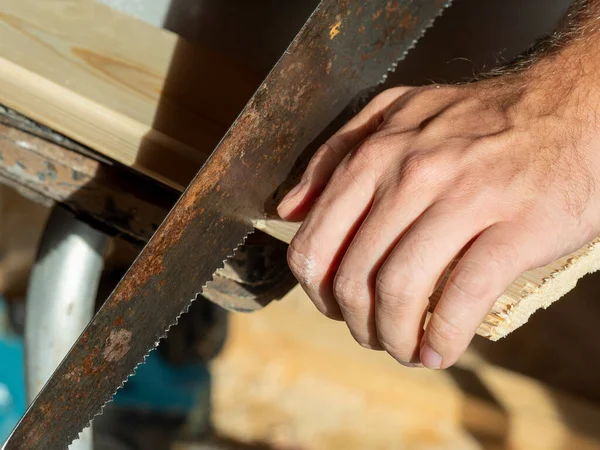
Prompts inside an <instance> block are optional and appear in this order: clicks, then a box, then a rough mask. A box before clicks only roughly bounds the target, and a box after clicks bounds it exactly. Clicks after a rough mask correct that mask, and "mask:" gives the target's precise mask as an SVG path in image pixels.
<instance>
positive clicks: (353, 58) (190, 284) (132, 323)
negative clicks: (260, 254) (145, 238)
mask: <svg viewBox="0 0 600 450" xmlns="http://www.w3.org/2000/svg"><path fill="white" fill-rule="evenodd" d="M449 3H450V0H412V1H410V0H323V1H322V2H321V3H320V4H319V6H318V7H317V9H316V10H315V12H314V13H313V14H312V15H311V17H310V18H309V20H308V21H307V22H306V24H305V25H304V26H303V28H302V29H301V30H300V32H299V33H298V35H297V36H296V38H295V39H294V41H293V42H292V43H291V45H290V47H289V48H288V49H287V51H286V52H285V53H284V55H283V56H282V57H281V59H280V60H279V62H278V63H277V64H276V65H275V67H274V68H273V70H272V71H271V72H270V74H269V75H268V77H267V78H266V79H265V81H264V82H263V84H262V85H261V86H260V87H259V88H258V90H257V92H256V93H255V94H254V96H253V97H252V99H250V101H249V102H248V104H247V105H246V107H245V109H244V111H243V112H242V113H241V114H240V116H239V117H238V119H237V120H236V122H235V123H234V124H233V125H232V127H231V128H230V129H229V131H228V132H227V134H226V135H225V137H224V138H223V140H222V141H221V143H220V144H219V146H218V147H217V149H216V150H215V152H214V153H213V154H212V155H211V157H210V158H209V160H208V161H207V162H206V163H205V165H204V167H203V168H202V169H201V170H200V172H199V173H198V175H197V176H196V177H195V179H194V180H193V181H192V183H191V184H190V186H189V187H188V188H187V190H186V191H185V192H184V194H183V195H182V197H181V198H180V200H179V201H178V202H177V204H176V205H175V206H174V208H173V209H172V211H171V212H170V213H169V215H168V216H167V218H166V219H165V221H164V222H163V224H162V225H161V226H160V227H159V229H158V230H157V231H156V233H155V235H154V236H153V237H152V239H151V240H150V241H149V242H148V244H147V245H146V247H145V248H144V250H143V251H142V253H141V254H140V255H139V257H138V258H137V259H136V261H135V262H134V264H133V265H132V266H131V268H130V269H129V271H128V272H127V273H126V275H125V276H124V278H123V280H122V281H121V282H120V284H119V285H118V286H117V288H116V289H115V290H114V292H113V293H112V294H111V296H110V297H109V298H108V300H107V301H106V302H105V303H104V305H103V306H102V308H101V309H100V310H99V311H98V313H97V314H96V316H95V317H94V319H93V320H92V322H91V323H90V324H89V326H88V327H87V328H86V330H85V331H84V332H83V333H82V335H81V336H80V337H79V339H78V340H77V342H76V343H75V345H74V346H73V348H72V349H71V350H70V352H69V354H68V355H67V356H66V357H65V359H64V360H63V361H62V363H61V364H60V365H59V367H58V369H57V370H56V371H55V373H54V374H53V375H52V377H51V378H50V380H49V381H48V383H47V384H46V386H45V387H44V388H43V390H42V391H41V392H40V394H39V395H38V397H37V398H36V399H35V401H34V402H33V404H32V405H31V406H30V408H29V409H28V411H27V412H26V414H25V415H24V417H23V418H22V419H21V421H20V423H19V424H18V425H17V427H16V428H15V430H14V431H13V434H12V435H11V437H10V438H9V440H8V441H7V442H6V444H5V445H4V447H3V449H4V450H16V449H19V450H24V449H26V450H37V449H39V450H52V449H63V448H67V446H68V445H69V444H70V443H71V442H72V441H73V440H74V439H75V438H76V437H77V435H78V433H79V432H80V431H81V430H82V429H83V428H84V427H85V426H87V425H88V424H89V423H90V421H91V420H92V419H93V417H94V416H95V415H96V414H98V413H100V412H101V409H102V407H103V406H104V405H105V404H106V403H107V402H108V401H110V399H111V398H112V395H113V394H114V393H115V391H116V390H117V389H118V388H119V387H120V386H122V384H123V383H124V380H126V379H127V377H128V376H129V375H130V374H131V373H132V372H133V371H134V370H135V367H136V366H137V365H138V364H139V363H140V362H142V361H143V360H144V359H145V356H146V355H147V354H148V353H149V352H150V350H152V349H153V348H154V347H155V346H156V345H157V343H158V341H159V340H160V339H161V338H162V337H164V336H165V335H166V332H167V330H168V329H169V327H170V326H171V325H173V324H174V323H176V322H177V319H178V317H179V316H180V315H181V314H182V312H184V311H186V310H187V308H188V307H189V305H190V303H191V301H192V300H193V299H195V298H196V296H197V292H198V290H200V289H201V288H203V287H204V286H205V285H206V284H207V283H208V282H209V281H210V280H211V279H212V276H213V273H214V272H215V271H216V270H217V269H219V268H221V267H222V266H223V262H224V260H226V259H227V258H228V257H229V256H230V255H231V254H232V253H233V251H234V250H235V248H236V247H238V246H239V245H240V244H241V243H242V242H243V240H244V239H245V236H247V235H248V233H250V232H252V230H253V227H252V219H260V218H262V216H263V210H264V204H265V202H266V201H267V200H268V199H269V197H270V196H271V195H272V194H273V192H274V191H275V190H276V189H277V187H278V186H279V185H280V184H281V183H282V182H283V181H284V179H285V177H286V176H287V174H288V173H289V172H290V169H291V168H292V166H293V164H294V162H295V160H296V159H297V157H298V156H299V155H300V153H301V152H302V151H303V150H304V149H305V148H306V147H307V145H308V144H309V143H310V142H311V141H312V140H313V139H315V138H316V137H317V135H318V134H319V133H320V132H321V131H322V130H323V129H324V128H325V127H326V126H327V125H328V124H329V123H330V122H331V121H332V120H333V119H334V118H335V117H336V116H337V115H338V114H339V113H340V112H341V111H342V110H343V108H344V107H345V106H346V105H347V104H348V103H349V102H350V101H351V100H352V99H353V97H355V96H356V95H357V94H358V93H360V92H361V91H363V90H365V89H367V88H370V87H373V86H375V85H377V84H378V83H379V82H381V81H382V80H383V79H385V75H386V74H387V71H388V70H390V69H393V68H394V67H395V65H396V63H397V62H398V61H399V60H400V59H402V58H403V56H404V55H405V54H406V52H407V51H408V50H409V49H410V48H411V47H412V46H413V45H414V44H415V42H416V41H417V39H418V38H419V37H421V35H422V34H423V33H424V31H425V29H426V28H427V27H428V26H429V25H430V24H431V23H432V22H433V20H434V19H435V18H436V17H437V16H438V15H439V14H440V12H441V11H442V9H443V8H444V7H446V6H447V5H448V4H449ZM224 306H227V305H224Z"/></svg>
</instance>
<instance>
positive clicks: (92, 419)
mask: <svg viewBox="0 0 600 450" xmlns="http://www.w3.org/2000/svg"><path fill="white" fill-rule="evenodd" d="M452 1H453V0H447V1H446V2H445V3H444V5H443V9H442V10H440V14H438V16H437V17H435V18H434V19H432V20H431V21H430V22H429V24H428V25H427V26H425V27H423V30H422V32H421V34H420V36H419V37H418V38H417V39H415V40H413V42H412V44H411V46H410V47H409V48H408V49H407V50H406V51H405V52H404V53H403V54H402V56H401V57H400V58H399V59H398V60H397V61H396V62H394V63H393V64H392V65H391V66H390V67H389V68H388V69H387V70H386V72H385V73H384V74H383V76H382V78H381V80H380V81H379V83H378V84H382V83H384V82H385V80H387V78H388V75H389V74H390V73H392V72H394V71H395V70H396V68H397V67H398V64H399V63H400V62H402V60H404V59H405V58H406V55H407V54H408V53H409V52H410V51H411V50H412V49H413V48H415V46H416V44H417V42H418V41H419V40H420V39H421V38H422V37H423V35H424V34H425V33H426V32H427V30H428V29H429V28H431V26H432V25H433V23H434V22H435V20H436V19H437V18H439V17H440V16H441V15H442V14H443V12H444V11H445V10H446V9H447V8H448V7H449V6H450V5H451V4H452ZM317 8H318V6H317ZM253 233H254V230H252V231H249V232H248V233H247V234H246V235H245V236H244V238H243V239H242V241H241V242H240V244H239V245H238V246H237V247H235V248H234V249H233V250H232V251H231V253H230V254H229V255H228V256H227V258H225V259H224V260H223V262H222V264H221V267H219V268H217V269H216V270H215V272H214V273H216V272H217V271H218V270H220V269H222V268H223V267H224V266H225V263H226V262H227V261H228V260H229V259H230V258H232V257H233V256H234V254H235V252H236V251H237V250H238V249H239V248H240V247H242V246H243V245H244V244H245V242H246V240H247V239H248V236H250V235H251V234H253ZM214 273H213V276H212V277H211V279H210V280H208V281H207V282H206V283H205V284H204V285H203V286H202V291H200V292H198V293H197V294H196V297H195V298H193V299H191V301H190V302H189V303H188V305H187V307H186V308H184V309H183V310H182V311H181V313H180V314H179V316H177V319H176V320H175V322H173V323H172V324H171V325H170V326H169V327H168V328H167V329H166V330H165V332H164V334H163V335H162V336H161V337H160V338H159V339H158V340H157V341H156V343H155V344H154V347H152V348H151V349H150V350H149V351H148V353H146V354H145V355H144V357H143V359H142V361H140V363H139V364H138V365H136V366H135V368H134V369H133V372H131V374H129V375H128V376H127V378H126V379H125V380H123V382H122V383H121V384H120V385H119V387H117V389H116V390H115V392H114V393H113V395H112V397H111V399H110V400H108V401H107V402H105V403H104V404H103V405H102V407H101V408H100V410H99V411H98V412H97V413H96V414H94V416H93V417H92V418H91V419H90V421H89V422H88V424H87V425H86V426H85V427H84V429H85V428H88V427H89V426H90V425H91V424H92V422H93V421H94V419H95V418H96V417H98V416H99V415H101V414H102V413H103V411H104V408H105V406H106V405H108V404H109V403H110V402H111V401H112V399H113V398H114V396H115V394H116V393H117V392H118V391H119V389H121V388H122V387H123V386H125V383H127V381H128V380H129V379H130V378H131V377H132V376H133V375H135V373H136V371H137V368H138V367H139V366H141V365H142V364H144V363H145V362H146V359H147V357H148V355H149V354H150V352H152V351H153V350H155V349H156V347H158V344H159V343H160V341H161V340H163V339H164V338H166V337H167V335H168V333H169V330H170V329H171V328H172V327H173V326H175V325H177V324H178V323H179V318H180V317H181V316H182V315H184V314H185V313H187V312H188V311H189V308H190V306H191V305H192V303H193V302H194V301H196V300H197V299H198V297H199V296H201V295H202V292H203V291H204V289H205V288H206V287H207V286H208V285H209V284H210V283H211V282H212V281H213V280H214ZM82 432H83V430H81V431H80V432H79V434H78V435H77V439H78V438H79V437H80V436H81V433H82ZM74 440H75V439H74ZM74 440H73V441H74ZM73 441H71V443H70V444H69V445H71V444H72V443H73Z"/></svg>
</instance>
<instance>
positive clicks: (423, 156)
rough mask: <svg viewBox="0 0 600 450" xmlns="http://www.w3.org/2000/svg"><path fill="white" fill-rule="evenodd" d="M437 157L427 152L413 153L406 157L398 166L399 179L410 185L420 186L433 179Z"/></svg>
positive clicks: (437, 162) (434, 177)
mask: <svg viewBox="0 0 600 450" xmlns="http://www.w3.org/2000/svg"><path fill="white" fill-rule="evenodd" d="M438 164H439V161H438V158H436V157H435V156H432V155H430V154H427V153H422V152H419V153H413V154H412V155H410V156H408V157H406V159H405V160H404V162H403V163H402V166H401V167H400V178H399V179H400V181H401V182H404V183H408V184H411V185H416V186H422V185H423V183H427V184H429V183H431V181H432V180H435V179H436V178H437V177H436V171H437V170H438V169H437V167H438Z"/></svg>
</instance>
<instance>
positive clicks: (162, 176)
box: [0, 0, 260, 189]
mask: <svg viewBox="0 0 600 450" xmlns="http://www.w3.org/2000/svg"><path fill="white" fill-rule="evenodd" d="M259 81H260V80H259V78H258V77H257V76H256V75H255V74H253V73H251V72H249V71H248V70H246V69H244V68H242V67H239V66H238V65H236V64H233V63H232V62H230V61H228V60H226V59H225V58H223V57H221V56H219V55H217V54H215V53H212V52H210V51H209V50H207V49H205V48H202V47H199V46H194V45H191V44H190V43H188V42H186V41H184V40H182V39H180V38H178V37H177V36H176V35H175V34H173V33H170V32H168V31H165V30H162V29H158V28H155V27H152V26H150V25H147V24H145V23H143V22H141V21H138V20H136V19H133V18H131V17H128V16H126V15H123V14H120V13H118V12H116V11H114V10H112V9H110V8H108V7H107V6H105V5H103V4H100V3H97V2H95V1H93V0H46V1H43V2H39V1H36V0H4V1H2V2H1V3H0V103H3V104H5V105H7V106H10V107H12V108H14V109H16V110H18V111H19V112H22V113H23V114H25V115H27V116H30V117H32V118H34V119H35V120H37V121H39V122H41V123H43V124H45V125H47V126H49V127H51V128H53V129H56V130H57V131H59V132H61V133H63V134H65V135H67V136H69V137H70V138H72V139H75V140H77V141H80V142H82V143H83V144H85V145H88V146H89V147H91V148H93V149H95V150H97V151H99V152H101V153H103V154H105V155H107V156H109V157H111V158H113V159H115V160H117V161H119V162H121V163H123V164H125V165H128V166H131V167H134V168H135V169H137V170H139V171H141V172H143V173H146V174H148V175H150V176H152V177H154V178H156V179H158V180H160V181H162V182H164V183H167V184H169V185H171V186H173V187H176V188H178V189H183V187H185V186H186V185H187V183H188V181H189V180H190V179H191V177H192V176H193V175H194V174H195V173H196V171H197V170H198V168H199V167H200V165H201V164H202V162H203V161H204V160H205V159H206V157H207V156H208V155H209V154H210V152H211V151H212V150H213V148H214V147H215V145H216V144H217V143H218V141H219V140H220V138H221V137H222V136H223V134H224V133H225V131H226V130H227V128H228V127H229V125H230V123H231V122H232V121H233V120H234V119H235V117H236V116H237V114H238V113H239V112H240V111H241V109H242V108H243V106H244V104H245V103H246V101H247V100H248V98H249V97H250V96H251V95H252V93H253V91H254V89H255V87H256V86H257V84H258V82H259Z"/></svg>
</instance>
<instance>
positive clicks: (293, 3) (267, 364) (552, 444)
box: [0, 0, 600, 449]
mask: <svg viewBox="0 0 600 450" xmlns="http://www.w3.org/2000/svg"><path fill="white" fill-rule="evenodd" d="M102 1H103V2H104V3H106V4H108V5H109V6H110V7H112V8H115V9H118V10H120V11H122V12H124V13H126V14H129V15H132V16H134V17H136V18H138V19H139V20H143V21H145V22H148V23H150V24H152V25H155V26H159V27H164V28H166V29H168V30H171V31H173V32H175V33H177V34H179V35H181V36H182V37H183V38H185V39H187V40H189V41H192V42H195V43H198V44H201V45H204V46H207V47H209V48H211V49H214V50H216V51H218V52H220V53H223V54H225V55H227V56H228V57H229V58H231V59H233V60H236V61H238V62H239V63H241V64H243V65H245V66H246V67H249V68H250V69H252V70H253V71H254V72H256V73H258V74H260V75H261V76H264V75H266V73H267V72H268V70H269V69H270V68H271V67H272V66H273V65H274V63H275V62H276V61H277V59H278V57H279V56H280V55H281V54H282V52H283V51H284V50H285V47H286V46H287V44H288V43H289V42H290V41H291V39H292V38H293V37H294V35H295V34H296V32H297V31H298V30H299V28H300V27H301V25H302V24H303V23H304V22H305V20H306V19H307V17H308V16H309V14H310V13H311V11H312V10H313V8H314V7H315V5H316V4H317V2H316V1H315V0H286V1H280V0H279V1H278V0H170V1H169V0H152V1H150V0H102ZM569 4H570V1H568V0H528V1H526V2H524V1H522V0H455V2H454V5H453V6H452V7H451V8H450V9H448V10H447V11H446V12H445V14H444V15H443V17H441V18H440V19H439V20H438V22H436V24H435V26H434V27H433V28H432V29H431V30H429V31H428V33H427V34H426V35H425V37H424V38H423V39H422V40H421V41H420V42H419V44H418V45H417V47H416V48H415V49H414V50H413V51H412V52H411V53H410V54H409V55H408V57H407V58H406V60H405V61H404V62H402V63H401V64H400V65H399V66H398V68H397V70H396V72H395V73H394V74H393V75H392V76H390V78H389V79H388V80H387V82H386V86H392V85H397V84H410V85H420V84H427V83H431V82H456V81H466V80H468V79H470V78H471V77H473V76H474V75H476V74H478V73H481V72H482V71H486V70H489V69H491V68H493V67H496V66H498V65H501V64H503V63H505V62H507V61H509V60H510V59H511V58H513V57H514V56H515V55H517V54H518V53H520V52H522V51H524V50H525V49H526V48H527V47H528V46H530V45H531V44H533V43H534V42H535V41H536V40H537V39H540V38H542V37H544V36H545V35H546V34H547V33H549V32H551V31H552V30H553V28H554V27H555V26H556V23H557V22H558V20H559V19H560V17H561V16H562V14H563V13H564V11H565V10H566V8H567V7H568V6H569ZM66 214H68V212H66ZM49 215H50V208H49V207H48V206H47V205H43V204H38V203H36V202H34V201H32V200H29V199H27V198H26V197H25V196H23V195H21V194H20V193H19V192H18V191H17V190H15V189H13V188H12V187H10V186H6V185H0V295H1V297H0V442H1V441H2V439H3V438H4V437H5V436H6V435H7V434H8V432H9V431H10V429H11V428H12V426H14V424H15V422H16V420H17V419H18V417H20V415H21V414H22V413H23V412H24V408H25V405H26V396H25V386H26V380H25V376H24V350H23V347H24V345H23V335H24V322H25V317H26V305H25V301H24V299H25V298H26V295H27V291H28V283H29V277H30V273H31V270H32V267H33V264H34V262H35V260H36V255H38V251H39V248H40V247H39V244H40V240H41V237H42V234H43V232H44V229H45V226H46V223H47V221H48V218H49ZM139 250H140V248H139V246H136V245H135V244H132V243H129V242H126V241H124V240H121V239H118V238H110V239H109V242H108V243H107V244H106V248H105V251H104V252H103V254H102V263H103V266H104V269H103V272H102V276H101V277H100V279H99V280H98V284H99V287H98V294H97V304H101V302H102V301H103V300H104V298H106V296H107V295H108V294H109V293H110V291H111V289H112V288H113V287H114V285H115V284H116V282H117V281H118V280H119V279H120V277H121V276H122V275H123V274H124V271H125V270H126V269H127V267H128V266H129V265H130V264H131V262H132V261H133V259H134V258H135V256H136V255H137V253H138V252H139ZM280 262H281V264H282V265H284V264H285V262H284V260H283V259H281V260H280ZM599 293H600V279H599V276H596V275H590V276H587V277H586V278H584V279H582V280H581V281H580V283H579V285H578V286H577V288H576V289H574V290H573V291H572V292H571V293H569V294H568V295H567V296H566V297H565V298H564V299H563V300H561V301H560V302H558V303H557V304H555V305H553V306H552V307H551V308H549V309H548V310H546V311H542V312H539V313H537V314H536V315H535V316H534V318H533V319H532V320H531V321H530V323H529V324H527V325H526V326H525V327H524V328H522V329H519V330H518V331H517V332H515V333H514V334H512V335H510V336H509V337H508V338H506V339H504V340H502V341H500V342H497V343H491V342H489V341H486V340H484V339H480V338H477V339H476V340H475V341H474V342H473V345H472V346H471V348H470V350H469V352H468V354H467V355H466V356H465V357H464V358H463V360H462V361H461V362H460V364H459V365H458V367H457V368H455V369H452V370H450V371H447V372H445V373H432V372H426V371H419V370H407V369H405V368H403V367H399V366H398V365H397V364H395V363H394V362H393V361H391V359H390V358H387V357H386V356H385V355H383V354H378V353H371V352H368V351H366V350H364V349H362V348H360V347H359V346H358V345H356V344H355V343H354V342H353V341H352V339H351V337H350V336H349V334H348V333H347V332H346V330H345V328H344V326H343V325H342V324H338V323H330V322H328V321H327V320H325V319H323V318H321V317H320V316H319V315H318V314H317V313H316V311H314V309H313V307H312V306H311V305H309V303H308V301H307V300H306V298H305V297H304V296H303V295H302V293H301V292H300V291H299V290H298V289H295V290H293V291H292V292H291V293H290V294H288V295H287V297H286V298H284V299H283V300H282V301H280V302H277V303H276V304H273V305H270V306H269V307H268V308H267V309H266V310H264V311H261V312H260V313H256V314H253V315H251V316H242V315H229V314H226V313H225V312H224V311H222V310H220V309H219V308H217V307H215V306H213V305H212V304H211V303H209V302H196V303H195V304H194V307H193V308H192V310H191V312H190V313H189V314H188V315H187V316H185V318H184V320H183V321H182V323H181V324H180V325H179V326H178V327H176V328H175V329H173V331H172V332H171V334H170V336H169V338H168V339H167V340H166V341H163V343H162V344H161V347H160V348H159V349H158V350H157V351H155V352H153V353H152V354H151V356H150V358H149V359H148V361H147V362H146V364H145V365H143V366H141V367H140V368H139V369H138V371H137V373H136V375H135V376H134V377H132V378H131V379H130V381H129V382H128V383H127V384H126V386H125V388H123V389H121V390H120V391H119V393H118V395H117V396H116V398H115V402H114V404H112V405H111V406H110V407H109V408H107V410H106V413H105V414H104V415H103V416H101V417H99V418H98V419H97V420H96V422H95V423H94V425H95V426H96V430H95V434H96V436H95V440H96V448H114V449H120V448H123V449H162V448H178V449H179V448H181V449H187V448H189V449H192V448H198V449H202V448H224V449H228V448H257V449H270V448H272V449H279V448H281V449H365V448H368V449H375V448H408V449H413V448H414V449H442V448H444V449H445V448H457V449H462V448H573V449H575V448H600V447H598V445H597V444H598V442H600V440H597V439H598V437H599V436H600V434H599V431H600V422H597V421H596V419H599V420H600V413H598V411H600V408H599V406H598V402H600V383H598V375H597V374H598V373H599V371H598V369H599V368H600V367H599V363H598V361H600V345H598V344H597V342H598V340H599V339H598V337H599V334H598V333H599V332H598V323H600V322H599V320H600V305H599V303H598V301H597V300H598V298H599Z"/></svg>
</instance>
